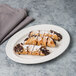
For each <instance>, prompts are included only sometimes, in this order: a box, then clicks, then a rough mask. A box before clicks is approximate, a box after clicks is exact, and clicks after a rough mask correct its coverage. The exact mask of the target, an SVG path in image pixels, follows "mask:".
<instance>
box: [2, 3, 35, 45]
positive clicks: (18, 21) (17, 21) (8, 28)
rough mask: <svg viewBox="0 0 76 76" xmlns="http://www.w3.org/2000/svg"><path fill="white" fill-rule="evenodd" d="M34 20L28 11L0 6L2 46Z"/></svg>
mask: <svg viewBox="0 0 76 76" xmlns="http://www.w3.org/2000/svg"><path fill="white" fill-rule="evenodd" d="M33 20H34V19H33V18H32V17H30V16H28V15H27V10H26V9H16V8H12V7H10V6H9V5H7V4H4V5H0V44H1V43H3V42H4V41H5V40H7V39H8V38H9V37H11V36H12V35H13V34H14V33H16V32H17V31H19V30H20V29H22V28H23V27H24V26H26V25H27V24H28V23H30V22H31V21H33Z"/></svg>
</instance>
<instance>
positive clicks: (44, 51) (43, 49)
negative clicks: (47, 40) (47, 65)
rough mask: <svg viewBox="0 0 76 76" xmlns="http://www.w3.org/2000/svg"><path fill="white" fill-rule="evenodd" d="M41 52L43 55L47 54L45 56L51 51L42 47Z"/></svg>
mask: <svg viewBox="0 0 76 76" xmlns="http://www.w3.org/2000/svg"><path fill="white" fill-rule="evenodd" d="M40 50H41V51H42V53H43V54H45V55H48V54H50V52H49V50H47V49H46V47H41V48H40Z"/></svg>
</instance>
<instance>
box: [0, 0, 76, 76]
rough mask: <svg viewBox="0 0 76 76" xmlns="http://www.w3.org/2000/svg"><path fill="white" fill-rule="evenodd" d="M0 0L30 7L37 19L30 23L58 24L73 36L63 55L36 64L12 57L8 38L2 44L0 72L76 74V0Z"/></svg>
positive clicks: (15, 75)
mask: <svg viewBox="0 0 76 76" xmlns="http://www.w3.org/2000/svg"><path fill="white" fill-rule="evenodd" d="M0 3H1V4H2V3H6V4H9V5H11V6H12V7H16V8H27V9H28V10H30V13H29V14H30V15H31V16H32V17H34V18H35V19H36V20H35V21H34V22H33V23H31V24H29V25H28V26H32V25H35V24H45V23H48V24H56V25H59V26H61V27H63V28H65V29H66V30H67V31H68V32H69V33H70V36H71V43H70V46H69V48H68V49H67V50H66V51H65V52H64V53H63V54H62V55H61V56H59V57H58V58H56V59H54V60H52V61H48V62H46V63H42V64H36V65H24V64H19V63H16V62H14V61H12V60H10V59H9V58H8V57H7V56H6V53H5V47H6V44H7V41H6V42H5V43H4V44H2V45H0V76H76V0H0ZM28 26H27V27H28ZM25 28H26V27H25Z"/></svg>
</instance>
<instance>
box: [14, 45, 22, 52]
mask: <svg viewBox="0 0 76 76" xmlns="http://www.w3.org/2000/svg"><path fill="white" fill-rule="evenodd" d="M22 50H23V47H22V46H21V45H20V44H17V45H16V46H15V47H14V51H15V52H22Z"/></svg>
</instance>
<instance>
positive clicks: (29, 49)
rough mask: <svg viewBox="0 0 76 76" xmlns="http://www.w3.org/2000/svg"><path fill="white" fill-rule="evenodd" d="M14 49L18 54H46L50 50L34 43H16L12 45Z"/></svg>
mask: <svg viewBox="0 0 76 76" xmlns="http://www.w3.org/2000/svg"><path fill="white" fill-rule="evenodd" d="M14 51H15V53H16V54H18V55H26V54H27V55H40V56H44V55H48V54H50V51H49V50H47V48H46V47H45V46H34V45H21V44H17V45H16V46H15V47H14Z"/></svg>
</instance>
